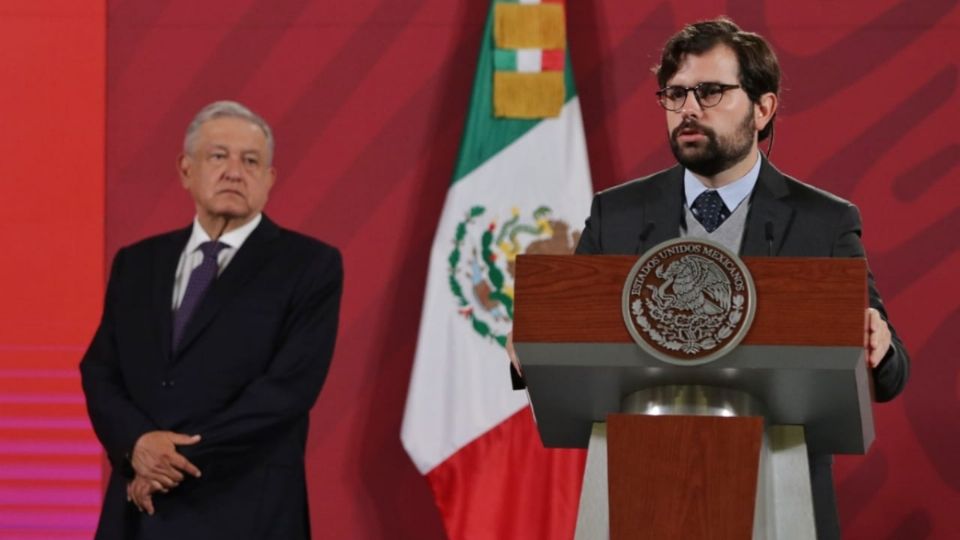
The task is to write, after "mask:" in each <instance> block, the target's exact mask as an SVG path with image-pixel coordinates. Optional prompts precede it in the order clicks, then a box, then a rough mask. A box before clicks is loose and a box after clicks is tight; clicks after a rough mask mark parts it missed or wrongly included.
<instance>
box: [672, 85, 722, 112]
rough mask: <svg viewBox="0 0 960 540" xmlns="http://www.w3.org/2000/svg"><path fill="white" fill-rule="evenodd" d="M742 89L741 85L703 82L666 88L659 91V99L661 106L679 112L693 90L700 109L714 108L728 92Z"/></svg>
mask: <svg viewBox="0 0 960 540" xmlns="http://www.w3.org/2000/svg"><path fill="white" fill-rule="evenodd" d="M734 88H740V85H739V84H723V83H717V82H702V83H700V84H698V85H696V86H690V87H687V86H666V87H664V88H661V89H660V90H657V99H658V100H659V101H660V106H661V107H663V108H664V109H666V110H668V111H674V112H676V111H679V110H680V109H682V108H683V104H684V103H686V102H687V94H689V93H690V91H691V90H693V96H694V97H695V98H696V99H697V103H699V104H700V108H702V109H706V108H707V107H714V106H716V105H717V104H718V103H720V100H721V99H723V93H724V92H726V91H727V90H733V89H734Z"/></svg>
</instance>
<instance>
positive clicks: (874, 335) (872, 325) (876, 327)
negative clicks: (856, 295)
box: [863, 308, 891, 367]
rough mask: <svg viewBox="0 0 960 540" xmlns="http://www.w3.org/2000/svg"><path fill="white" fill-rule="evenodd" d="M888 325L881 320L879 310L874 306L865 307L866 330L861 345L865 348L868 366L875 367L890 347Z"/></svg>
mask: <svg viewBox="0 0 960 540" xmlns="http://www.w3.org/2000/svg"><path fill="white" fill-rule="evenodd" d="M890 340H891V337H890V327H889V326H887V321H885V320H883V317H881V316H880V312H879V311H877V310H876V309H874V308H867V324H866V332H865V334H864V336H863V345H864V347H866V349H867V362H868V363H869V364H870V367H877V366H878V365H879V364H880V361H881V360H883V357H884V355H886V354H887V350H888V349H889V348H890Z"/></svg>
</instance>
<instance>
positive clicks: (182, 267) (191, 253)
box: [173, 213, 263, 311]
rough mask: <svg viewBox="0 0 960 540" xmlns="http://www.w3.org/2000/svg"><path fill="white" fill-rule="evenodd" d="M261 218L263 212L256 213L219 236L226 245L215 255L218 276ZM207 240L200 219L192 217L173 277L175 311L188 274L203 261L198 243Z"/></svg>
mask: <svg viewBox="0 0 960 540" xmlns="http://www.w3.org/2000/svg"><path fill="white" fill-rule="evenodd" d="M261 219H263V214H262V213H261V214H257V216H256V217H254V218H253V219H251V220H250V222H249V223H246V224H245V225H243V226H241V227H237V228H236V229H234V230H232V231H230V232H226V233H224V234H223V236H221V237H220V238H219V242H221V243H224V244H226V245H227V247H225V248H223V249H221V250H220V253H219V254H218V255H217V266H219V270H217V275H218V276H219V275H220V274H222V273H223V270H224V269H225V268H226V267H227V265H228V264H230V261H231V260H232V259H233V256H234V255H236V254H237V250H238V249H240V246H242V245H243V243H244V242H246V241H247V237H249V236H250V233H252V232H253V230H254V229H256V228H257V225H259V224H260V220H261ZM209 241H210V235H208V234H207V231H205V230H203V227H201V226H200V221H199V220H198V219H197V218H193V230H192V231H191V232H190V239H189V240H188V241H187V246H186V247H185V248H183V252H182V253H181V254H180V262H179V263H178V264H177V273H176V275H175V276H174V278H173V311H176V310H177V308H179V307H180V302H182V301H183V295H184V294H185V293H186V292H187V283H190V274H191V273H193V269H194V268H196V267H198V266H200V263H202V262H203V252H202V251H200V244H202V243H204V242H209Z"/></svg>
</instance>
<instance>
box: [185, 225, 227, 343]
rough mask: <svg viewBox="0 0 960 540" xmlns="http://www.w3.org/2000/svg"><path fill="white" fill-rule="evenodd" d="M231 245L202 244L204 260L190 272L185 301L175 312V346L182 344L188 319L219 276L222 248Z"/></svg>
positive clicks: (218, 243) (201, 249)
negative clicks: (218, 261) (218, 262)
mask: <svg viewBox="0 0 960 540" xmlns="http://www.w3.org/2000/svg"><path fill="white" fill-rule="evenodd" d="M226 247H229V246H227V244H224V243H221V242H204V243H202V244H200V251H201V252H203V262H201V263H200V266H198V267H196V268H194V269H193V272H190V281H189V282H188V283H187V290H186V292H184V293H183V301H181V302H180V307H179V308H178V309H177V311H175V312H174V313H173V347H174V349H176V348H177V346H178V345H180V339H181V338H182V337H183V330H184V328H186V327H187V321H189V320H190V316H191V315H193V311H194V310H195V309H196V308H197V305H198V304H200V299H201V298H203V294H204V293H205V292H207V289H209V288H210V284H211V283H213V280H214V279H216V277H217V271H218V270H219V265H218V264H217V255H218V254H219V253H220V250H222V249H224V248H226Z"/></svg>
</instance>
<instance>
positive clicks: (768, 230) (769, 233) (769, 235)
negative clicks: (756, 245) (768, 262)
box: [763, 221, 773, 257]
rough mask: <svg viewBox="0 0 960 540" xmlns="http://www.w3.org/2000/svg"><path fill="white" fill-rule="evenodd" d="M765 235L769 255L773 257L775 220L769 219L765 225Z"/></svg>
mask: <svg viewBox="0 0 960 540" xmlns="http://www.w3.org/2000/svg"><path fill="white" fill-rule="evenodd" d="M763 235H764V237H765V238H766V239H767V257H773V222H772V221H768V222H766V223H765V224H764V225H763Z"/></svg>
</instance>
